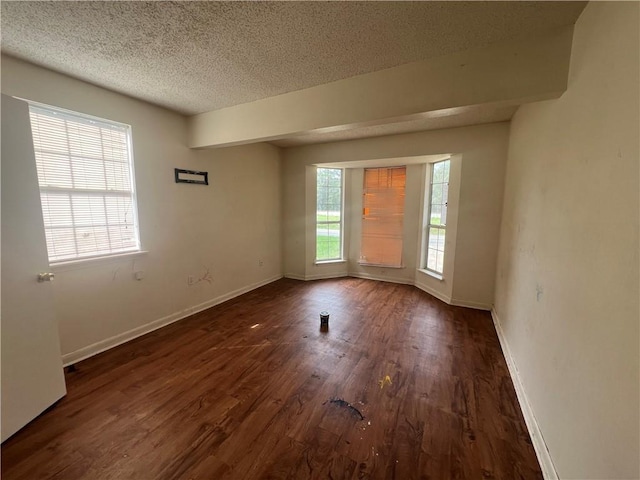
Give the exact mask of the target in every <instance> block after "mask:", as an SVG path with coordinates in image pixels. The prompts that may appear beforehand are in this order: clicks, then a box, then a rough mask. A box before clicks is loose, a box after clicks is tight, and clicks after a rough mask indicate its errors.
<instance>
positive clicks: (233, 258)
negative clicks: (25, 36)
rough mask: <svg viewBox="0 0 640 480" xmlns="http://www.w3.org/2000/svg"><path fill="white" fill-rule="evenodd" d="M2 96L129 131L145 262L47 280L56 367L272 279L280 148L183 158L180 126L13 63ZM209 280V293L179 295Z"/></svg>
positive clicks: (277, 248)
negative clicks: (190, 180) (190, 178)
mask: <svg viewBox="0 0 640 480" xmlns="http://www.w3.org/2000/svg"><path fill="white" fill-rule="evenodd" d="M2 92H3V93H6V94H8V95H14V96H18V97H23V98H26V99H30V100H36V101H39V102H43V103H46V104H50V105H55V106H59V107H63V108H67V109H70V110H74V111H78V112H83V113H87V114H91V115H95V116H99V117H103V118H107V119H111V120H115V121H119V122H123V123H127V124H130V125H131V126H132V135H133V145H134V158H135V173H136V184H137V196H138V209H139V218H140V230H141V240H142V245H143V248H144V249H145V250H147V251H148V253H147V254H144V255H140V256H137V257H134V258H128V259H123V260H112V261H102V262H94V263H87V264H85V265H83V266H81V267H79V266H77V267H57V268H55V271H56V281H55V284H54V298H55V305H56V313H57V316H58V320H59V324H60V337H61V347H62V353H63V355H64V358H65V361H66V362H71V361H73V360H76V359H78V358H81V357H83V356H86V355H89V354H91V353H94V352H95V351H98V350H100V349H103V348H107V347H109V346H112V345H113V344H116V343H118V342H122V341H125V340H127V339H128V338H131V337H132V336H135V335H137V334H140V333H143V332H144V331H146V330H148V329H149V328H153V327H157V326H160V325H162V324H164V323H166V322H169V321H172V320H175V319H177V318H181V317H183V316H185V315H187V314H189V313H191V312H192V311H194V310H197V309H201V308H204V307H206V306H209V305H211V304H214V303H216V302H218V301H221V300H224V299H226V298H230V297H231V296H234V295H236V294H238V293H240V292H243V291H245V290H247V289H251V288H254V287H256V286H258V285H261V284H263V283H266V282H269V281H271V280H274V279H277V278H279V277H281V275H282V255H281V252H282V249H281V181H280V178H281V172H280V152H279V149H278V148H276V147H273V146H271V145H266V144H255V145H248V146H244V147H236V148H228V149H217V150H206V151H194V150H190V149H189V148H187V145H186V135H187V131H186V119H185V118H184V117H182V116H180V115H177V114H175V113H172V112H169V111H167V110H163V109H161V108H157V107H154V106H151V105H149V104H146V103H144V102H140V101H137V100H133V99H131V98H128V97H125V96H122V95H118V94H116V93H113V92H109V91H107V90H104V89H101V88H98V87H95V86H92V85H89V84H86V83H83V82H81V81H78V80H73V79H71V78H69V77H66V76H63V75H59V74H57V73H54V72H51V71H48V70H45V69H41V68H38V67H35V66H33V65H29V64H26V63H24V62H20V61H17V60H15V59H12V58H6V57H3V58H2ZM174 167H181V168H188V169H195V170H206V171H208V172H209V179H210V185H209V186H200V185H186V184H175V183H174V181H173V169H174ZM259 261H262V262H263V265H262V266H259ZM207 269H208V270H209V271H210V274H211V277H212V281H211V283H209V282H206V281H202V282H199V283H196V284H195V285H191V286H189V285H187V277H188V276H189V275H192V276H194V277H195V279H198V278H200V277H202V276H203V275H204V273H205V272H206V270H207ZM134 271H143V272H144V276H145V278H144V279H143V280H141V281H136V280H135V279H134V276H133V274H134Z"/></svg>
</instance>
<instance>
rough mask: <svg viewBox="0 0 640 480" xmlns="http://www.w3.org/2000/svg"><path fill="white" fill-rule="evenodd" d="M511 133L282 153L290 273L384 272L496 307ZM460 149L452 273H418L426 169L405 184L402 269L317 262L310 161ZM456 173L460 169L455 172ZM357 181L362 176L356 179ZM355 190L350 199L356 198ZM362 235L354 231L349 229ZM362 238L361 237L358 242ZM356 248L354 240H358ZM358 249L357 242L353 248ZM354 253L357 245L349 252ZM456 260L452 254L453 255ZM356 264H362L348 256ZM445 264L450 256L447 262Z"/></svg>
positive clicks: (442, 133)
mask: <svg viewBox="0 0 640 480" xmlns="http://www.w3.org/2000/svg"><path fill="white" fill-rule="evenodd" d="M508 135H509V124H508V123H493V124H486V125H478V126H474V127H464V128H454V129H446V130H436V131H429V132H419V133H411V134H405V135H393V136H387V137H377V138H369V139H362V140H352V141H346V142H335V143H326V144H318V145H309V146H304V147H295V148H289V149H285V150H284V167H283V168H284V177H283V179H284V180H283V181H284V185H283V187H284V251H285V268H284V270H285V274H286V275H287V276H291V277H293V278H306V279H311V278H318V277H324V276H332V275H346V274H359V273H362V271H365V272H369V275H373V276H377V277H382V276H385V277H386V278H388V279H389V280H392V281H401V282H404V283H414V284H416V285H417V286H419V287H420V288H422V289H424V290H427V291H429V292H431V293H433V294H435V295H437V296H439V297H440V298H441V299H444V300H445V301H448V302H453V303H458V304H461V305H467V306H473V307H478V308H490V307H491V305H492V304H493V296H494V282H495V264H496V256H497V245H498V238H499V232H500V212H501V209H502V189H503V183H504V167H505V164H506V155H507V144H508ZM447 153H451V154H455V155H456V160H455V162H454V164H455V165H454V174H453V175H454V176H456V177H458V176H459V179H460V181H459V191H458V192H455V191H454V192H453V193H452V197H453V198H455V197H459V201H458V205H457V206H456V205H452V209H456V208H457V211H452V212H451V213H452V214H453V216H456V215H457V232H451V233H452V235H450V236H449V238H448V240H447V241H448V242H449V241H451V242H452V245H451V247H452V248H451V249H449V247H450V245H449V243H448V244H447V248H448V249H449V251H450V252H451V251H455V258H454V259H453V260H454V263H455V265H451V269H450V271H453V272H454V275H455V276H454V277H452V278H451V277H447V276H445V279H444V281H440V280H436V279H434V278H433V277H430V276H428V275H426V274H424V273H422V272H420V271H417V270H416V266H417V265H418V262H419V260H418V242H419V237H418V236H417V233H418V230H419V229H420V226H421V220H420V207H421V206H422V201H423V198H424V193H423V191H422V190H421V188H420V182H421V181H422V180H423V179H424V170H422V171H418V166H413V167H412V170H410V171H409V173H408V175H410V178H409V177H408V179H407V181H408V182H409V183H408V186H407V197H406V200H405V201H406V204H405V210H406V211H407V212H408V213H407V216H405V222H408V223H405V227H406V229H405V231H406V232H415V234H414V235H410V236H409V238H407V243H406V245H405V246H406V247H407V248H405V251H404V264H405V265H406V266H407V268H405V269H404V270H395V269H384V270H385V273H384V274H383V273H381V270H383V269H381V268H376V267H360V266H357V265H356V264H353V265H351V264H338V265H315V264H314V243H313V242H314V238H315V237H314V235H315V231H314V215H315V210H314V208H315V193H314V190H313V185H314V182H315V176H314V174H313V167H312V166H313V165H315V164H318V163H330V164H338V163H341V162H353V161H360V160H375V159H384V158H387V159H395V158H398V157H416V156H424V155H441V154H447ZM458 172H459V173H458ZM354 181H356V182H357V179H356V180H354ZM356 197H357V195H354V199H352V200H351V203H352V204H353V203H354V202H357V201H358V200H359V199H358V198H356ZM351 232H353V234H354V235H355V234H357V232H358V230H357V228H354V229H351ZM356 240H357V239H356ZM351 244H352V245H357V242H356V243H354V241H353V239H352V242H351ZM354 248H355V246H354ZM351 254H353V250H352V252H351ZM449 258H451V257H449ZM351 261H352V262H354V261H357V257H356V258H355V259H351ZM447 261H448V260H447Z"/></svg>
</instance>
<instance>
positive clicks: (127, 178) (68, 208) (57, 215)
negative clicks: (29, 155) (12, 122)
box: [29, 104, 140, 263]
mask: <svg viewBox="0 0 640 480" xmlns="http://www.w3.org/2000/svg"><path fill="white" fill-rule="evenodd" d="M29 111H30V116H31V130H32V135H33V146H34V150H35V157H36V166H37V170H38V183H39V185H40V199H41V201H42V214H43V217H44V226H45V234H46V239H47V249H48V251H49V261H50V262H51V263H56V262H64V261H70V260H76V259H83V258H90V257H99V256H107V255H111V254H118V253H123V252H130V251H137V250H139V249H140V242H139V236H138V225H137V210H136V201H135V189H134V176H133V162H132V155H131V129H130V127H129V126H128V125H123V124H119V123H114V122H110V121H107V120H101V119H97V118H93V117H89V116H85V115H81V114H75V113H73V112H68V111H65V110H58V109H55V108H52V107H45V106H42V105H36V104H30V105H29Z"/></svg>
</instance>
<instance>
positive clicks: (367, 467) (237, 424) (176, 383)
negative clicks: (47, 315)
mask: <svg viewBox="0 0 640 480" xmlns="http://www.w3.org/2000/svg"><path fill="white" fill-rule="evenodd" d="M322 310H327V311H329V312H330V315H331V317H330V321H329V329H328V331H320V319H319V313H320V312H321V311H322ZM87 321H91V319H87ZM387 376H388V379H386V377H387ZM66 379H67V387H68V391H69V393H68V395H67V396H66V397H65V398H64V399H62V400H61V401H60V402H59V403H58V404H57V405H56V406H55V407H54V408H52V409H51V410H49V411H48V412H46V413H44V414H43V415H41V416H40V417H38V418H37V419H36V420H35V421H33V422H32V423H31V424H29V425H28V426H27V427H26V428H24V429H23V430H22V431H20V432H18V433H17V434H16V435H14V436H13V437H12V438H10V439H9V440H7V441H6V442H5V443H4V444H3V445H2V478H3V479H4V480H12V479H29V480H34V479H65V480H73V479H91V480H101V479H142V480H146V479H212V480H218V479H234V480H236V479H238V480H244V479H296V480H297V479H316V478H317V479H321V478H322V479H334V480H337V479H400V480H409V479H437V480H443V479H508V480H516V479H541V478H542V475H541V472H540V468H539V465H538V463H537V461H536V457H535V453H534V450H533V448H532V446H531V441H530V438H529V435H528V433H527V430H526V427H525V423H524V420H523V417H522V414H521V412H520V409H519V407H518V403H517V400H516V396H515V392H514V388H513V384H512V382H511V379H510V377H509V374H508V370H507V366H506V363H505V360H504V357H503V355H502V351H501V349H500V345H499V343H498V338H497V336H496V333H495V330H494V328H493V324H492V321H491V318H490V315H489V314H488V313H487V312H481V311H476V310H471V309H466V308H460V307H451V306H448V305H446V304H444V303H442V302H440V301H439V300H436V299H434V298H433V297H431V296H429V295H427V294H426V293H424V292H422V291H420V290H418V289H416V288H414V287H411V286H407V285H396V284H392V283H382V282H375V281H370V280H361V279H354V278H344V279H336V280H326V281H316V282H299V281H295V280H288V279H282V280H279V281H277V282H274V283H272V284H269V285H267V286H265V287H262V288H260V289H258V290H254V291H253V292H250V293H248V294H245V295H243V296H241V297H238V298H236V299H234V300H231V301H229V302H226V303H224V304H222V305H219V306H217V307H214V308H211V309H209V310H207V311H205V312H202V313H200V314H197V315H194V316H193V317H190V318H188V319H185V320H183V321H180V322H177V323H175V324H172V325H170V326H167V327H165V328H163V329H161V330H157V331H155V332H153V333H150V334H148V335H146V336H144V337H141V338H138V339H136V340H134V341H132V342H129V343H127V344H126V345H122V346H120V347H117V348H114V349H112V350H109V351H107V352H105V353H103V354H100V355H97V356H95V357H92V358H90V359H88V360H85V361H83V362H81V363H79V364H77V365H76V371H74V372H67V374H66ZM385 379H386V380H385ZM331 399H342V400H344V401H345V402H348V403H350V404H351V405H352V406H353V407H354V408H356V409H358V410H359V411H360V412H361V413H362V415H363V416H364V420H361V418H360V416H359V415H357V413H355V412H354V410H353V408H350V407H348V406H346V405H345V404H341V403H340V402H330V401H329V400H331Z"/></svg>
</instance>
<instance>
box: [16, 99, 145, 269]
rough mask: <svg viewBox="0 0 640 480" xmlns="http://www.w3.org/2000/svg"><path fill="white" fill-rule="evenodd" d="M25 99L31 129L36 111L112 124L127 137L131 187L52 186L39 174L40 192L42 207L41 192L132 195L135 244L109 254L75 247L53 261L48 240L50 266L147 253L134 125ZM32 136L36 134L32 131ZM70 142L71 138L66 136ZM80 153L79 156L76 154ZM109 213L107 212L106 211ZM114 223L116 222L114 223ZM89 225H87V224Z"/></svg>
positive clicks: (89, 122) (64, 117) (74, 225)
mask: <svg viewBox="0 0 640 480" xmlns="http://www.w3.org/2000/svg"><path fill="white" fill-rule="evenodd" d="M24 101H25V102H26V103H27V104H28V106H29V123H30V128H31V129H32V130H33V128H34V123H33V120H32V118H31V116H32V113H33V112H34V111H35V113H37V114H41V115H48V116H50V117H52V118H63V119H68V120H70V121H74V122H77V123H84V124H88V125H95V126H97V127H98V128H104V127H106V128H110V127H115V128H114V129H115V130H120V131H122V132H123V133H124V136H125V139H126V155H127V162H126V163H127V167H128V168H127V169H126V171H127V173H128V176H129V184H130V189H129V190H113V189H111V190H110V189H108V188H104V189H102V188H77V187H55V186H51V185H45V186H42V185H41V184H40V177H38V190H39V192H40V204H41V208H43V197H42V193H43V192H46V193H54V192H60V193H65V192H66V193H69V194H70V195H71V194H73V193H76V194H83V193H84V194H86V195H87V196H95V197H98V198H107V197H122V198H130V202H131V207H130V210H131V215H132V223H131V225H132V227H133V231H134V245H133V246H131V247H128V248H120V249H113V248H111V251H109V252H107V253H91V254H88V255H82V254H79V253H78V249H77V247H76V251H75V255H74V256H65V258H59V259H55V260H52V258H51V257H52V256H53V255H52V254H51V252H49V240H48V239H47V256H48V259H49V265H50V266H51V267H56V266H64V265H76V264H83V263H85V262H95V261H101V260H109V259H117V258H122V257H126V256H131V255H138V254H144V253H146V251H145V250H143V249H142V242H141V238H140V224H139V214H138V198H137V188H136V176H135V160H134V156H133V133H132V128H131V125H128V124H125V123H122V122H117V121H113V120H109V119H106V118H101V117H97V116H93V115H88V114H85V113H81V112H76V111H73V110H68V109H65V108H60V107H56V106H53V105H47V104H43V103H39V102H34V101H31V100H27V99H24ZM32 136H33V134H32ZM67 141H68V139H67ZM32 143H33V148H34V154H36V155H37V153H36V152H38V150H39V149H38V148H37V147H36V143H35V139H32ZM60 156H66V158H69V159H70V158H71V157H72V156H74V155H72V154H71V152H69V153H67V154H60ZM76 156H77V155H76ZM104 163H105V158H104V154H103V155H102V156H101V158H100V164H101V165H104ZM36 167H37V168H39V166H38V160H37V159H36ZM105 213H106V212H105ZM43 216H44V212H43ZM72 218H73V214H72ZM109 225H110V224H109V223H108V222H107V223H106V224H105V227H107V228H108V227H109ZM114 225H115V224H114ZM69 228H71V229H73V230H74V231H75V230H76V228H78V226H77V224H76V222H75V219H72V221H71V224H70V226H69ZM87 228H88V227H87ZM49 229H50V227H47V226H45V233H46V232H47V230H49Z"/></svg>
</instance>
